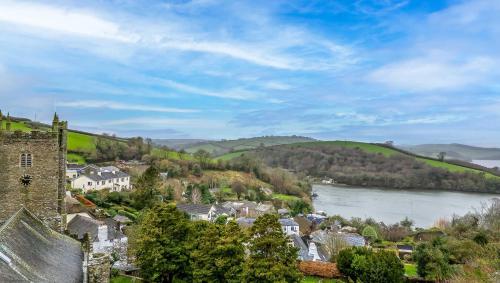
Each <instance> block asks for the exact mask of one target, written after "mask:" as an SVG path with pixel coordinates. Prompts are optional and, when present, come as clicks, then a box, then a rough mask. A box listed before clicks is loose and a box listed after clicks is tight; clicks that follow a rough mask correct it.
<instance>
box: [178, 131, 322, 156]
mask: <svg viewBox="0 0 500 283" xmlns="http://www.w3.org/2000/svg"><path fill="white" fill-rule="evenodd" d="M310 141H315V139H312V138H308V137H301V136H265V137H256V138H245V139H237V140H221V141H205V142H200V143H197V144H192V145H189V146H186V147H185V148H184V150H186V151H187V152H189V153H194V152H196V151H197V150H199V149H204V150H206V151H208V152H210V154H212V156H220V155H223V154H226V153H228V152H232V151H240V150H250V149H255V148H258V147H260V146H274V145H282V144H292V143H299V142H310Z"/></svg>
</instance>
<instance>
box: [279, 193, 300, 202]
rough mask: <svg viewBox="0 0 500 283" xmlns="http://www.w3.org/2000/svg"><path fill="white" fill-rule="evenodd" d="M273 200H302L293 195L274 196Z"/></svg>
mask: <svg viewBox="0 0 500 283" xmlns="http://www.w3.org/2000/svg"><path fill="white" fill-rule="evenodd" d="M273 198H275V199H279V200H283V201H294V200H299V199H300V198H299V197H297V196H292V195H284V194H273Z"/></svg>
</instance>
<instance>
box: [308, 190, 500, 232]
mask: <svg viewBox="0 0 500 283" xmlns="http://www.w3.org/2000/svg"><path fill="white" fill-rule="evenodd" d="M313 192H315V193H317V194H318V197H316V198H315V199H314V200H313V205H314V208H315V209H316V210H317V211H324V212H326V213H327V214H328V215H335V214H339V215H341V216H342V217H344V218H351V217H361V218H368V217H371V218H373V219H375V220H376V221H383V222H384V223H386V224H392V223H396V222H399V221H401V220H402V219H403V218H405V216H407V217H408V218H410V219H412V220H413V221H414V223H415V225H416V226H417V227H431V226H432V225H433V224H434V223H435V221H436V220H438V219H439V218H443V217H444V218H448V219H449V218H451V216H453V215H454V214H456V215H464V214H466V213H467V212H469V211H473V210H474V208H479V207H480V206H481V203H484V202H487V201H488V200H490V199H492V198H494V197H497V198H500V195H495V194H482V193H464V192H450V191H427V190H394V189H379V188H360V187H344V186H335V185H314V186H313Z"/></svg>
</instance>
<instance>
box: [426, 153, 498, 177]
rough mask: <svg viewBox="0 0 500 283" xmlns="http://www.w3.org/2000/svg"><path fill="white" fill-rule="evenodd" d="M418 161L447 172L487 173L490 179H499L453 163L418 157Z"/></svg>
mask: <svg viewBox="0 0 500 283" xmlns="http://www.w3.org/2000/svg"><path fill="white" fill-rule="evenodd" d="M417 160H420V161H423V162H425V163H427V164H428V165H430V166H433V167H439V168H443V169H447V170H449V171H451V172H457V173H463V172H472V173H485V176H486V177H489V178H499V177H498V176H495V175H493V174H491V173H488V172H484V171H481V170H477V169H473V168H467V167H463V166H460V165H455V164H451V163H447V162H442V161H438V160H432V159H427V158H422V157H417Z"/></svg>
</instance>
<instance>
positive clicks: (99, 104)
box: [56, 100, 198, 113]
mask: <svg viewBox="0 0 500 283" xmlns="http://www.w3.org/2000/svg"><path fill="white" fill-rule="evenodd" d="M56 106H58V107H59V106H60V107H70V108H98V109H101V108H106V109H113V110H135V111H146V112H162V113H193V112H198V110H194V109H183V108H170V107H161V106H149V105H140V104H126V103H120V102H113V101H102V100H78V101H69V102H59V103H56Z"/></svg>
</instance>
